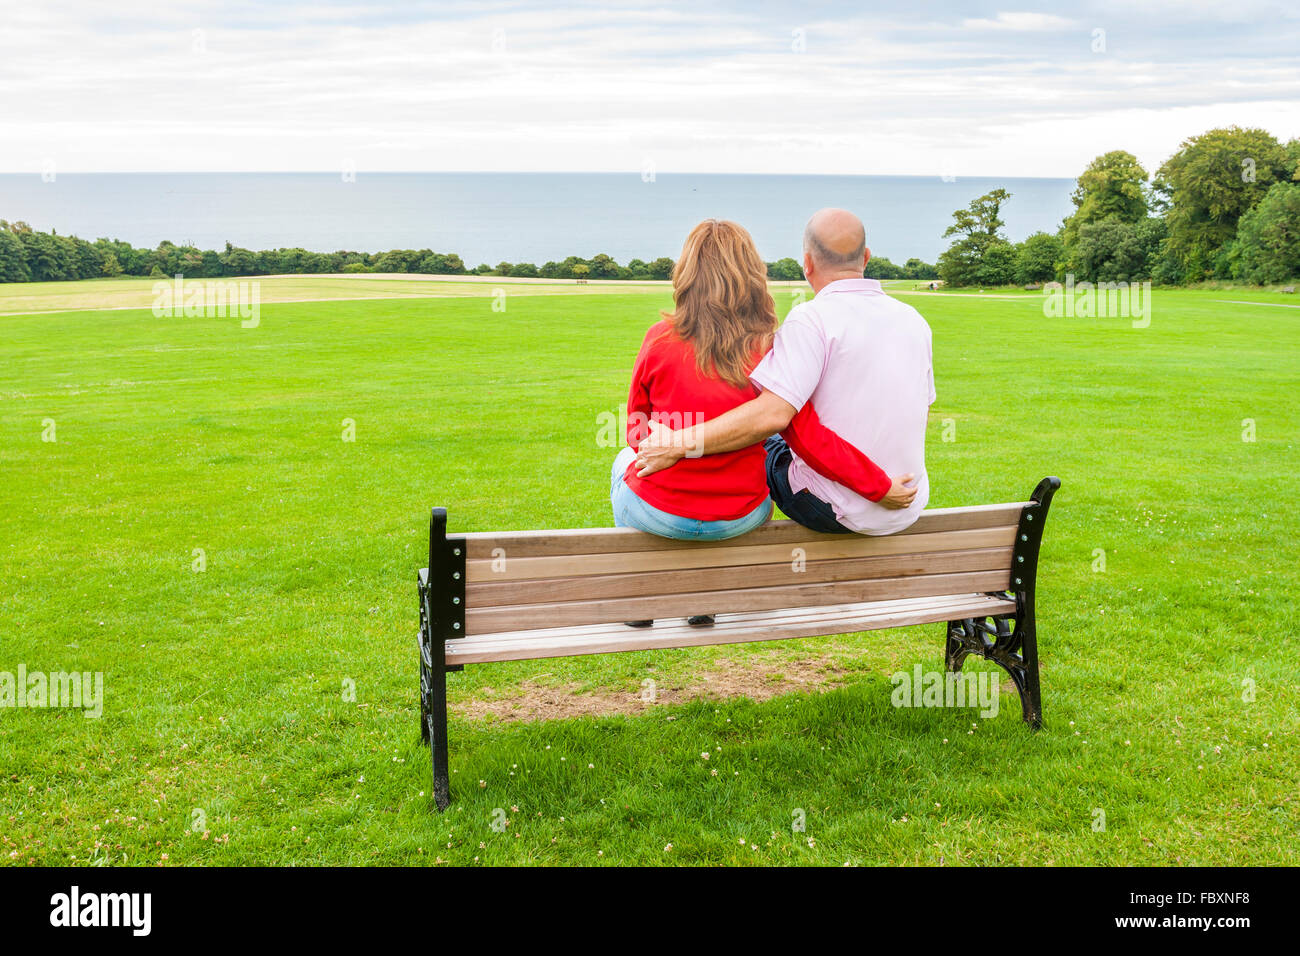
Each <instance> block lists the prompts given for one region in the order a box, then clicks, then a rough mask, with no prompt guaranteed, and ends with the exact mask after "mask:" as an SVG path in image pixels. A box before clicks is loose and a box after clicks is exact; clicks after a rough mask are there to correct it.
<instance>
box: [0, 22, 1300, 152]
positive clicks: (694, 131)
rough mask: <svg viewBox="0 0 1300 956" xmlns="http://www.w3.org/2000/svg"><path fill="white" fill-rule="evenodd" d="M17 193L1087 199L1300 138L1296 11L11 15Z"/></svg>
mask: <svg viewBox="0 0 1300 956" xmlns="http://www.w3.org/2000/svg"><path fill="white" fill-rule="evenodd" d="M0 12H2V13H0V171H3V172H31V171H40V170H42V169H44V168H47V167H49V168H56V169H57V170H59V171H60V172H76V171H89V170H105V171H125V170H327V171H334V170H338V169H340V168H344V169H346V168H349V167H355V168H356V169H357V170H359V171H379V170H609V171H628V170H639V169H644V168H650V167H653V168H654V169H655V170H657V171H662V172H684V171H696V172H757V173H775V172H807V173H892V174H916V175H927V176H928V175H936V174H937V175H943V174H951V175H959V176H977V175H1001V176H1016V175H1020V176H1074V175H1076V174H1077V173H1078V171H1079V170H1080V169H1081V168H1082V166H1083V165H1084V164H1085V163H1086V162H1087V161H1088V160H1089V159H1091V158H1092V157H1093V156H1096V155H1097V154H1098V153H1101V152H1104V151H1105V150H1108V149H1114V148H1125V149H1128V150H1130V151H1132V152H1135V153H1137V155H1138V157H1139V158H1140V159H1141V160H1143V161H1144V162H1145V163H1146V164H1147V165H1148V168H1149V169H1153V168H1154V167H1155V166H1157V165H1158V164H1159V163H1160V162H1161V161H1162V160H1163V159H1164V158H1165V157H1167V156H1168V155H1169V154H1170V153H1171V152H1172V151H1173V150H1174V149H1176V148H1177V146H1178V143H1179V142H1180V141H1181V140H1182V139H1184V138H1185V137H1187V136H1188V135H1192V134H1195V133H1199V132H1202V131H1204V130H1206V129H1209V128H1211V127H1214V126H1222V125H1229V124H1233V123H1236V124H1240V125H1255V126H1263V127H1265V128H1267V129H1269V130H1271V131H1272V132H1273V133H1274V134H1275V135H1277V136H1279V137H1280V138H1282V139H1288V138H1291V137H1295V136H1300V4H1297V3H1295V2H1294V0H1288V2H1273V0H1215V2H1204V0H1184V2H1173V0H1147V2H1137V0H1098V2H1082V3H1075V4H1070V5H1061V6H1059V7H1057V8H1056V9H1052V8H1050V7H1046V6H1036V5H1033V4H1029V3H1020V2H1017V0H1004V2H993V3H986V2H973V3H955V2H949V3H931V2H925V0H917V2H911V3H897V2H895V3H889V4H872V3H824V4H814V3H769V2H766V0H740V2H736V0H730V2H725V3H707V4H706V3H700V2H695V3H689V4H666V5H646V4H642V3H620V2H618V0H602V2H593V3H576V4H565V5H558V4H535V3H523V2H497V3H494V2H477V3H459V2H457V0H437V2H429V3H426V2H422V0H403V2H397V3H386V2H380V3H372V4H361V3H346V2H329V0H313V2H310V3H297V2H266V0H263V2H251V0H220V2H215V0H214V2H207V0H200V2H186V0H181V2H173V3H161V2H153V3H147V2H140V0H112V2H109V3H105V2H101V0H40V2H39V3H35V2H29V0H2V2H0Z"/></svg>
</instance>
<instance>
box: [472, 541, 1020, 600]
mask: <svg viewBox="0 0 1300 956" xmlns="http://www.w3.org/2000/svg"><path fill="white" fill-rule="evenodd" d="M756 533H757V532H751V534H756ZM1015 535H1016V528H1015V525H1005V526H1001V527H993V528H977V529H973V530H959V531H940V532H937V533H933V534H913V535H890V536H887V537H868V536H866V535H857V534H853V535H843V534H840V535H818V536H817V539H816V540H814V541H808V542H806V543H803V544H797V545H790V544H758V545H751V544H748V543H746V544H730V543H727V542H710V543H709V546H707V547H706V546H704V545H702V544H697V545H695V547H693V548H689V549H682V550H662V551H632V552H614V553H606V554H572V555H562V556H558V557H549V558H513V559H511V558H510V557H509V556H508V555H507V557H506V559H505V560H504V562H500V563H498V562H496V561H494V560H490V559H479V560H470V561H467V562H466V565H465V570H466V580H467V581H469V582H470V583H475V582H486V581H524V580H529V579H537V578H561V577H577V576H583V577H587V576H591V575H597V574H617V573H626V572H635V571H670V570H672V571H676V570H683V569H688V568H721V567H736V566H739V565H752V564H789V563H790V562H791V561H792V560H793V557H794V548H795V547H799V548H802V549H803V551H804V557H805V559H806V560H808V561H814V560H830V559H833V558H853V557H871V556H876V555H887V554H930V553H933V552H936V551H958V550H968V549H974V548H1002V547H1007V546H1009V545H1010V544H1011V543H1012V542H1013V541H1014V540H1015ZM736 540H737V541H745V542H748V541H749V540H751V537H750V535H745V536H742V537H741V538H738V539H736ZM470 606H471V607H472V606H473V605H470Z"/></svg>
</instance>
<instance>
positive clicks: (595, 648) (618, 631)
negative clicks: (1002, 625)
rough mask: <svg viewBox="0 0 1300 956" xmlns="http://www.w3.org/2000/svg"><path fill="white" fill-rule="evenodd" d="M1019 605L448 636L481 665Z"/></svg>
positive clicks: (457, 653) (456, 658)
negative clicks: (689, 624)
mask: <svg viewBox="0 0 1300 956" xmlns="http://www.w3.org/2000/svg"><path fill="white" fill-rule="evenodd" d="M1015 607H1016V603H1015V601H1013V600H1010V599H1008V598H1002V597H993V596H989V595H986V594H955V595H943V596H937V597H931V598H926V599H923V600H892V601H880V602H875V603H871V604H847V605H840V606H829V607H817V608H803V609H796V610H787V611H776V612H771V611H769V612H766V613H761V614H757V613H756V614H737V615H731V616H727V617H723V618H720V619H719V621H718V623H717V624H715V625H714V626H712V627H690V626H688V625H686V624H684V623H680V622H675V623H672V624H669V623H661V624H656V625H655V626H654V627H652V628H645V629H635V628H630V627H624V626H623V625H621V624H620V625H599V626H595V627H575V628H557V629H546V630H533V631H523V632H515V633H513V634H510V635H499V636H498V635H488V636H485V637H464V638H457V639H455V640H449V641H446V642H445V643H446V648H447V663H448V664H478V663H486V662H489V661H521V660H534V659H538V658H547V657H572V656H576V655H582V654H607V653H614V652H619V651H644V650H655V649H660V648H673V647H698V646H703V645H711V644H737V643H744V642H749V641H771V640H780V639H783V638H795V637H815V636H823V635H831V634H853V633H858V632H860V631H872V630H879V629H881V628H886V627H904V626H906V625H910V624H932V623H935V622H938V621H950V620H957V619H960V618H963V617H983V616H987V615H992V614H1007V613H1011V612H1014V611H1015Z"/></svg>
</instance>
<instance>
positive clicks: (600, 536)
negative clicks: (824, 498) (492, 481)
mask: <svg viewBox="0 0 1300 956" xmlns="http://www.w3.org/2000/svg"><path fill="white" fill-rule="evenodd" d="M1024 507H1025V502H1012V503H1008V504H994V505H976V506H974V507H968V508H934V509H931V510H928V511H923V512H922V513H921V516H920V517H919V518H917V520H916V522H915V523H914V524H913V525H912V526H911V527H909V528H907V529H905V530H903V531H900V532H898V533H897V534H896V535H892V536H891V537H899V536H902V535H910V534H932V533H934V532H938V531H967V530H970V529H973V528H993V527H1001V526H1003V525H1013V524H1015V523H1016V521H1017V520H1018V519H1019V517H1020V512H1021V511H1022V510H1023V509H1024ZM456 537H459V538H460V539H463V540H464V542H465V545H466V547H467V549H468V550H467V556H468V557H469V559H470V560H482V559H489V558H492V557H493V554H492V552H493V550H494V549H496V548H501V549H503V550H504V551H505V553H506V556H507V558H546V557H557V556H559V555H566V554H611V553H615V552H630V551H673V550H682V549H689V548H700V547H704V546H706V545H710V544H711V545H714V546H716V545H718V544H722V543H723V542H699V541H677V540H674V539H671V538H661V537H658V536H657V535H653V534H645V533H643V532H640V531H635V530H633V529H631V528H573V529H558V530H549V531H546V530H543V531H478V532H472V533H469V534H465V535H459V536H456ZM836 537H838V535H828V534H821V533H819V532H817V531H809V530H808V529H807V528H804V527H802V526H800V525H798V524H796V523H795V522H793V521H788V520H784V519H783V520H780V521H769V522H768V523H767V524H765V525H763V526H761V527H759V528H756V529H754V530H753V531H750V532H749V533H748V534H746V535H744V536H743V537H742V538H739V539H735V540H736V541H737V542H740V541H743V542H744V544H745V545H757V544H784V545H795V544H804V543H807V542H810V541H822V540H826V539H829V538H836Z"/></svg>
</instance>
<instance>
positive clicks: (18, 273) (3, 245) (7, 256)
mask: <svg viewBox="0 0 1300 956" xmlns="http://www.w3.org/2000/svg"><path fill="white" fill-rule="evenodd" d="M31 278H32V273H31V270H30V269H28V268H27V250H26V249H25V248H24V247H23V244H22V241H21V240H20V239H19V238H18V237H17V236H16V235H14V234H13V233H12V232H10V231H9V229H8V223H5V222H0V282H30V281H31Z"/></svg>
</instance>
